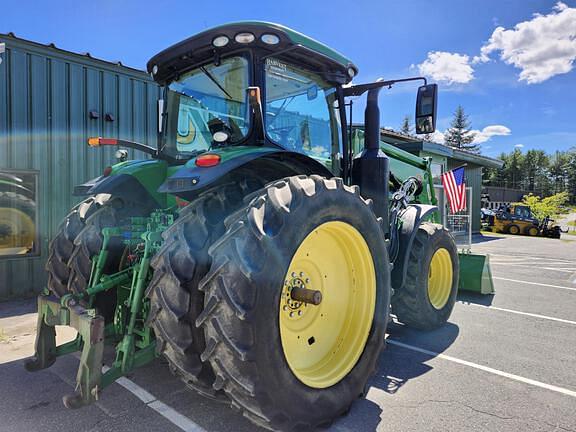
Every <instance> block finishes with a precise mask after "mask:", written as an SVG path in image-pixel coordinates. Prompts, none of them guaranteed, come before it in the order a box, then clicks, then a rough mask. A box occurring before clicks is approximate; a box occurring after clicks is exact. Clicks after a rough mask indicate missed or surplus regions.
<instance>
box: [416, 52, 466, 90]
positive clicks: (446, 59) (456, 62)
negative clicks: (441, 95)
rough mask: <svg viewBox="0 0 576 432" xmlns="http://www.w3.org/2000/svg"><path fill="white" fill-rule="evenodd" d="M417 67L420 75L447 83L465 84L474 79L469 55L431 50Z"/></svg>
mask: <svg viewBox="0 0 576 432" xmlns="http://www.w3.org/2000/svg"><path fill="white" fill-rule="evenodd" d="M417 67H418V70H419V71H420V73H421V74H422V75H425V76H428V77H430V78H432V79H433V80H435V81H439V82H444V83H446V84H448V85H451V84H455V83H456V84H466V83H468V82H470V81H472V80H473V79H474V69H472V66H470V57H468V56H467V55H464V54H457V53H449V52H445V51H431V52H429V53H428V57H427V58H426V60H424V62H422V63H420V64H419V65H417Z"/></svg>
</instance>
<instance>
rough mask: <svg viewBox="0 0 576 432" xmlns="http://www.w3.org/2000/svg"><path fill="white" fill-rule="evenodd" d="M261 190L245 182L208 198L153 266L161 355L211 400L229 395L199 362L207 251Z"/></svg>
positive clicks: (177, 227) (169, 234) (188, 212)
mask: <svg viewBox="0 0 576 432" xmlns="http://www.w3.org/2000/svg"><path fill="white" fill-rule="evenodd" d="M261 186H262V183H259V182H256V181H254V182H250V183H248V182H241V183H239V184H228V185H224V186H218V187H216V188H214V189H212V190H208V191H206V192H205V193H203V194H202V195H201V196H200V197H198V198H197V199H196V200H194V201H193V202H192V203H191V204H190V205H188V206H187V207H186V208H184V209H183V210H182V211H181V213H180V216H179V217H178V219H177V220H176V222H175V223H174V224H173V225H172V226H170V228H168V229H167V230H166V231H165V232H164V234H163V237H164V239H165V242H164V244H163V245H162V248H161V249H160V250H159V251H158V253H157V254H156V255H155V257H154V258H153V259H152V262H151V266H152V268H153V269H154V276H153V278H152V281H151V282H150V284H149V285H148V289H147V292H146V293H147V296H148V297H149V298H150V302H151V303H150V305H151V312H150V315H149V324H150V325H151V326H152V328H153V329H154V333H155V335H156V340H157V342H156V343H157V349H158V352H160V353H162V354H163V355H164V357H165V358H166V359H167V360H168V363H169V365H170V369H171V370H172V372H173V373H174V374H175V375H177V376H179V377H180V378H181V379H182V380H183V381H184V382H185V383H186V384H187V385H188V386H189V387H191V388H193V389H194V390H196V391H198V392H199V393H201V394H202V395H204V396H207V397H211V398H220V397H222V396H224V394H223V393H222V392H216V390H214V388H213V387H212V384H213V383H214V379H215V376H214V372H213V371H212V368H211V367H210V365H209V364H208V363H203V362H202V361H201V360H200V354H201V353H202V351H204V349H205V348H206V344H205V341H204V332H203V331H202V329H199V328H197V327H196V325H195V320H196V318H197V317H198V315H199V314H200V313H201V312H202V310H203V309H204V293H202V292H200V291H199V290H198V283H199V282H200V280H201V279H202V278H203V277H204V276H205V275H206V273H207V272H208V269H209V267H210V262H211V259H210V256H209V255H208V247H209V246H210V245H211V244H212V243H213V241H214V240H215V239H217V238H219V237H220V236H222V234H224V231H225V227H224V219H225V218H226V217H227V216H228V215H229V214H230V213H232V212H233V211H234V210H236V209H237V208H238V207H239V206H240V205H241V204H242V203H243V198H244V196H246V195H247V194H248V193H250V192H252V191H254V190H256V189H259V188H260V187H261Z"/></svg>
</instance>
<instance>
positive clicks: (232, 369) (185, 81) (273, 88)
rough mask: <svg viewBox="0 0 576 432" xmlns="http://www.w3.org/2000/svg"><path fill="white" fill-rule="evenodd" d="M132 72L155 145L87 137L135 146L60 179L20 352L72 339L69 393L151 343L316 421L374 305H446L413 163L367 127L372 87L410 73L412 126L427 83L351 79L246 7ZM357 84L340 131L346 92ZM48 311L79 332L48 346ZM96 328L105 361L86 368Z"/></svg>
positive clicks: (219, 393) (372, 347) (246, 397)
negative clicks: (65, 211)
mask: <svg viewBox="0 0 576 432" xmlns="http://www.w3.org/2000/svg"><path fill="white" fill-rule="evenodd" d="M148 71H149V72H150V73H151V74H152V76H153V78H154V79H155V80H156V82H157V83H158V84H160V85H161V86H162V87H163V89H164V93H163V97H162V100H161V101H160V102H159V107H160V108H161V109H160V110H159V111H160V115H159V130H160V135H159V144H158V147H157V148H152V147H149V146H146V145H144V144H139V143H134V142H128V141H124V140H120V139H114V138H92V139H90V140H89V144H90V145H91V146H94V147H98V146H103V145H113V146H120V147H132V148H135V149H138V150H142V151H145V152H147V153H149V154H150V155H151V159H149V160H142V161H127V160H124V161H121V162H119V163H117V164H116V165H114V166H112V167H111V168H107V169H106V170H105V172H104V173H103V175H102V176H100V177H98V178H96V179H94V180H91V181H90V182H88V183H86V184H83V185H80V186H78V187H77V188H76V192H77V193H78V194H81V195H84V196H86V198H85V199H84V201H82V202H81V203H80V204H78V205H77V206H76V207H75V208H73V209H72V210H71V212H70V214H69V215H68V216H67V217H66V219H65V220H64V221H63V223H62V225H61V228H60V232H59V233H58V234H57V235H56V237H55V238H54V239H53V241H52V243H51V246H50V250H51V252H50V256H49V259H48V263H47V267H46V268H47V271H48V274H49V282H48V288H47V290H46V291H45V292H44V293H43V295H41V296H40V297H39V300H38V308H39V321H38V336H37V341H36V355H35V358H33V359H31V360H30V361H29V362H28V363H27V368H28V369H29V370H38V369H42V368H45V367H48V366H50V365H51V364H52V363H53V362H54V361H55V359H56V357H57V356H59V355H63V354H66V353H69V352H73V351H77V350H79V351H81V353H82V354H81V364H80V368H79V370H78V377H77V380H78V392H77V393H75V394H73V395H69V396H65V397H64V403H65V404H66V406H68V407H72V408H75V407H79V406H82V405H85V404H87V403H90V402H92V401H94V400H95V399H96V398H97V397H98V395H99V393H100V392H101V390H102V389H103V388H104V387H106V386H107V385H109V384H110V383H112V382H114V380H116V379H117V378H118V377H120V376H122V375H124V374H126V373H128V372H129V371H131V370H133V369H134V368H136V367H138V366H140V365H143V364H145V363H147V362H149V361H151V360H152V359H154V358H155V357H156V356H159V355H162V356H164V357H165V358H166V359H167V361H168V363H169V365H170V368H171V369H172V370H173V372H174V373H175V374H177V375H178V376H180V377H181V378H182V380H183V381H184V382H185V383H186V384H187V385H189V386H190V387H192V388H194V389H196V390H197V391H199V392H200V393H202V394H204V395H206V396H209V397H216V398H222V399H225V400H229V401H230V403H231V404H232V405H233V406H235V407H237V408H238V409H240V410H241V412H242V413H243V414H244V415H245V416H247V417H248V418H249V419H251V420H252V421H254V422H255V423H257V424H259V425H262V426H265V427H268V428H271V429H280V430H307V429H313V428H316V427H319V426H323V425H326V424H328V423H330V422H331V421H332V420H333V419H335V418H337V417H338V416H339V415H341V414H344V413H346V412H347V410H348V409H349V408H350V405H351V404H352V402H353V401H354V400H355V399H356V398H358V397H359V396H361V395H363V394H364V393H365V389H366V385H367V382H368V379H369V378H370V376H371V375H372V373H373V372H374V370H375V368H376V364H377V360H378V356H379V354H380V351H381V350H382V348H383V345H384V336H385V332H386V325H387V323H388V321H389V313H390V308H391V311H392V313H393V314H395V315H396V317H397V319H398V320H399V321H400V322H403V323H404V324H406V325H410V326H413V327H416V328H419V329H434V328H437V327H439V326H441V325H443V324H444V323H445V322H446V320H447V319H448V317H449V315H450V313H451V311H452V308H453V306H454V302H455V298H456V292H457V288H458V275H459V271H458V255H457V249H456V246H455V243H454V240H453V238H452V237H451V236H450V234H449V233H448V231H447V230H446V229H445V228H443V227H442V226H441V225H439V224H438V223H436V222H438V217H437V215H436V214H435V211H436V210H437V208H436V207H435V203H436V199H435V197H434V189H433V186H432V179H431V176H430V169H429V164H430V161H429V160H427V159H421V158H417V157H415V156H412V155H410V154H408V153H405V152H403V151H401V150H398V149H396V148H394V147H387V146H381V144H380V142H379V133H380V127H379V117H380V116H379V108H378V93H379V91H380V90H381V89H382V88H384V87H390V86H391V85H394V84H396V83H398V82H405V81H423V85H422V86H421V87H419V88H418V92H417V103H416V126H417V130H418V132H419V133H431V132H433V131H434V129H435V111H436V95H437V87H436V85H434V84H427V83H426V80H425V79H424V78H407V79H400V80H391V81H378V82H372V83H367V84H357V85H351V84H350V83H351V81H352V79H353V78H354V77H355V76H356V74H357V68H356V66H355V65H354V64H353V63H352V62H351V61H350V60H348V59H347V58H345V57H343V56H342V55H341V54H339V53H337V52H336V51H334V50H332V49H330V48H328V47H327V46H325V45H323V44H321V43H319V42H317V41H315V40H313V39H310V38H308V37H306V36H304V35H302V34H300V33H297V32H295V31H293V30H290V29H288V28H286V27H283V26H280V25H277V24H269V23H263V22H242V23H235V24H229V25H224V26H221V27H217V28H214V29H212V30H208V31H205V32H203V33H200V34H198V35H196V36H193V37H191V38H189V39H187V40H185V41H183V42H180V43H178V44H176V45H174V46H172V47H170V48H168V49H167V50H164V51H162V52H161V53H159V54H157V55H156V56H154V57H153V58H152V59H151V60H150V61H149V63H148ZM364 93H366V94H367V104H366V111H365V123H364V126H363V127H362V128H353V127H352V126H351V122H350V115H348V116H347V108H350V110H351V104H349V103H348V100H349V98H351V97H358V96H361V95H363V94H364ZM383 149H384V150H383ZM117 155H118V157H119V158H120V159H124V158H125V155H126V152H125V151H124V150H122V149H121V148H120V149H119V150H118V151H117ZM54 325H70V326H73V327H75V328H76V329H77V330H78V338H77V339H76V340H75V341H72V342H70V343H67V344H65V345H62V346H56V344H55V338H54ZM105 344H112V345H114V346H115V349H116V358H115V360H114V362H113V364H112V367H111V368H110V369H108V370H107V371H106V372H105V373H102V371H101V365H102V357H103V350H104V345H105ZM311 407H313V408H312V409H311Z"/></svg>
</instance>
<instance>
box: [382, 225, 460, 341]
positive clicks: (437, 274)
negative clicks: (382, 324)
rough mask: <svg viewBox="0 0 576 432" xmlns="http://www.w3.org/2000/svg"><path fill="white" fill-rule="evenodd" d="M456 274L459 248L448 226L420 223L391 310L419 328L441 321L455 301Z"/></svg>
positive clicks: (431, 326)
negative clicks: (402, 284)
mask: <svg viewBox="0 0 576 432" xmlns="http://www.w3.org/2000/svg"><path fill="white" fill-rule="evenodd" d="M458 275H459V261H458V249H457V248H456V244H455V242H454V239H453V238H452V236H451V235H450V233H449V232H448V230H447V229H446V228H444V227H443V226H442V225H438V224H434V223H430V222H424V223H422V224H421V225H420V226H419V227H418V232H417V233H416V237H415V238H414V243H413V244H412V249H411V250H410V256H409V261H408V268H407V272H406V280H405V282H404V286H402V287H401V288H400V289H398V290H396V291H395V293H394V295H393V296H392V313H393V314H395V315H396V317H397V318H398V320H399V321H400V322H402V323H404V324H406V325H408V326H411V327H414V328H417V329H420V330H433V329H436V328H438V327H440V326H442V325H444V323H446V321H447V320H448V318H449V317H450V313H451V312H452V309H453V308H454V303H455V302H456V295H457V293H458Z"/></svg>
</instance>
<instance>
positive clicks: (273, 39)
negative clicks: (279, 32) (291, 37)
mask: <svg viewBox="0 0 576 432" xmlns="http://www.w3.org/2000/svg"><path fill="white" fill-rule="evenodd" d="M260 40H261V41H262V42H264V43H265V44H266V45H278V44H279V43H280V38H279V37H278V36H276V35H275V34H272V33H265V34H263V35H262V36H260Z"/></svg>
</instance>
